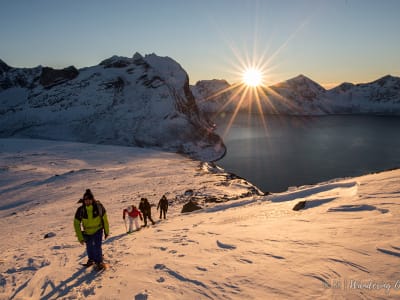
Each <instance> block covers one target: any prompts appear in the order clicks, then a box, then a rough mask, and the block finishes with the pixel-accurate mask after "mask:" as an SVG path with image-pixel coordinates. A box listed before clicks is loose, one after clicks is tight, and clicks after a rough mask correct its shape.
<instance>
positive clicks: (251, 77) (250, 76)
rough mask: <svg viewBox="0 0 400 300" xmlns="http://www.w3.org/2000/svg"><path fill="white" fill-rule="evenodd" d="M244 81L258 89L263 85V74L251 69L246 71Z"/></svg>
mask: <svg viewBox="0 0 400 300" xmlns="http://www.w3.org/2000/svg"><path fill="white" fill-rule="evenodd" d="M242 80H243V82H244V83H245V84H246V85H248V86H250V87H257V86H259V85H261V84H262V81H263V74H262V72H261V71H260V70H258V69H255V68H250V69H247V70H245V71H244V73H243V78H242Z"/></svg>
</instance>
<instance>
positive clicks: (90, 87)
mask: <svg viewBox="0 0 400 300" xmlns="http://www.w3.org/2000/svg"><path fill="white" fill-rule="evenodd" d="M3 64H4V63H3ZM2 70H3V71H2V73H1V74H0V104H1V105H0V106H1V108H0V137H11V136H14V137H30V138H45V139H54V140H66V141H79V142H88V143H97V144H114V145H126V146H140V147H158V148H162V149H165V150H170V151H175V152H180V153H184V154H188V155H190V156H191V157H194V158H196V159H200V160H205V161H212V160H217V159H219V158H220V157H221V156H223V155H224V154H225V146H224V144H223V142H222V140H221V138H220V137H219V136H218V135H216V134H215V133H214V132H213V128H212V126H211V125H210V124H209V122H208V121H207V120H206V119H205V118H204V117H202V115H201V114H199V111H198V108H197V105H196V102H195V100H194V97H193V95H192V93H191V92H190V89H189V78H188V75H187V74H186V72H185V71H184V70H183V69H182V67H181V66H180V65H179V64H178V63H176V62H175V61H174V60H172V59H171V58H168V57H159V56H157V55H155V54H151V55H147V56H145V57H142V56H141V55H140V54H138V53H136V54H135V55H134V56H133V57H132V58H127V57H118V56H113V57H111V58H109V59H106V60H104V61H102V62H101V63H100V64H99V65H97V66H92V67H88V68H83V69H80V70H77V69H75V68H74V67H68V68H65V69H62V70H54V69H51V68H47V67H41V66H39V67H36V68H31V69H21V68H12V67H9V66H7V67H4V66H3V67H2Z"/></svg>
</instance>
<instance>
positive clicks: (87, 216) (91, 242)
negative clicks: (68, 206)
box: [74, 189, 109, 269]
mask: <svg viewBox="0 0 400 300" xmlns="http://www.w3.org/2000/svg"><path fill="white" fill-rule="evenodd" d="M79 202H82V205H81V206H80V207H78V209H77V210H76V213H75V218H74V228H75V233H76V236H77V238H78V241H79V242H80V243H81V244H82V245H83V244H86V252H87V255H88V261H87V263H86V264H85V266H91V265H94V264H96V266H97V268H98V269H103V268H105V264H104V262H103V252H102V249H101V241H102V238H103V231H104V239H107V237H108V235H109V225H108V219H107V214H106V210H105V208H104V206H103V205H102V204H101V203H100V202H99V201H96V200H95V198H94V196H93V194H92V192H91V191H90V189H87V190H86V192H85V193H84V194H83V198H82V199H81V200H79Z"/></svg>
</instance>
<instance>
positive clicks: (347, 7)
mask: <svg viewBox="0 0 400 300" xmlns="http://www.w3.org/2000/svg"><path fill="white" fill-rule="evenodd" d="M0 5H1V6H0V37H1V39H0V58H1V59H2V60H4V61H5V62H6V63H7V64H9V65H11V66H14V67H35V66H38V65H43V66H50V67H54V68H63V67H67V66H70V65H74V66H75V67H77V68H82V67H88V66H93V65H97V64H98V63H99V62H100V61H102V60H103V59H105V58H108V57H110V56H112V55H119V56H126V57H132V55H133V54H134V53H135V52H139V53H141V54H142V55H144V54H149V53H155V54H157V55H159V56H169V57H171V58H173V59H174V60H176V61H177V62H178V63H179V64H180V65H181V66H182V67H183V68H184V69H185V70H186V71H187V73H188V74H189V78H190V82H191V83H192V84H194V83H195V82H196V81H198V80H201V79H226V80H228V82H230V83H233V82H235V81H237V80H238V78H240V74H239V73H238V72H240V70H241V69H242V68H243V64H247V63H251V62H256V63H257V64H261V65H262V67H263V69H264V76H265V77H264V79H265V80H266V84H267V85H269V84H273V83H277V82H279V81H282V80H286V79H289V78H292V77H295V76H297V75H299V74H304V75H306V76H307V77H309V78H311V79H313V80H315V81H316V82H318V83H320V84H322V85H324V86H330V85H335V84H339V83H342V82H352V83H363V82H369V81H372V80H375V79H378V78H379V77H382V76H384V75H387V74H391V75H394V76H400V0H258V1H253V0H141V1H139V0H112V1H111V0H107V1H106V0H104V1H103V0H79V1H78V0H0Z"/></svg>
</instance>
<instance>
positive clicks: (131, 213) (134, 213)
mask: <svg viewBox="0 0 400 300" xmlns="http://www.w3.org/2000/svg"><path fill="white" fill-rule="evenodd" d="M126 214H127V215H128V219H129V231H128V233H132V232H133V222H135V227H136V230H139V229H140V225H139V221H138V217H140V220H143V217H142V213H141V212H140V210H138V209H137V208H136V206H135V205H129V206H128V207H127V208H125V209H124V211H123V215H122V218H123V219H124V222H125V215H126Z"/></svg>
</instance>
